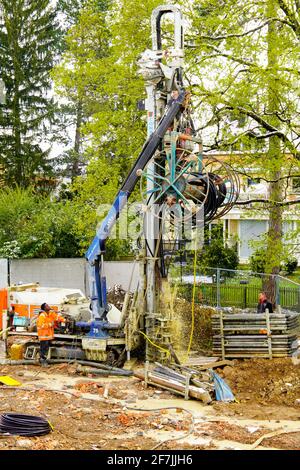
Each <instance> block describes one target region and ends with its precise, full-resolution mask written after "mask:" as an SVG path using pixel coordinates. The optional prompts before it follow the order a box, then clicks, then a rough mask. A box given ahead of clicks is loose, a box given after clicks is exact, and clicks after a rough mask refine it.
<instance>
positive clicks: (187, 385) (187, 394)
mask: <svg viewBox="0 0 300 470" xmlns="http://www.w3.org/2000/svg"><path fill="white" fill-rule="evenodd" d="M192 375H193V374H186V380H185V393H184V399H185V400H189V398H190V381H191V377H192Z"/></svg>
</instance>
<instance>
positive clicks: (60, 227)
mask: <svg viewBox="0 0 300 470" xmlns="http://www.w3.org/2000/svg"><path fill="white" fill-rule="evenodd" d="M73 213H74V212H73V208H72V206H71V204H70V203H69V202H68V201H67V202H66V203H62V202H57V201H54V200H50V199H49V198H46V197H41V196H40V195H39V196H37V195H35V194H34V192H32V191H31V190H29V189H28V190H23V189H20V188H15V189H7V190H2V191H1V192H0V226H1V229H0V254H1V256H2V257H10V258H15V257H20V258H54V257H62V258H69V257H76V256H78V255H79V241H78V239H77V237H76V235H75V233H74V230H73V224H74V222H73Z"/></svg>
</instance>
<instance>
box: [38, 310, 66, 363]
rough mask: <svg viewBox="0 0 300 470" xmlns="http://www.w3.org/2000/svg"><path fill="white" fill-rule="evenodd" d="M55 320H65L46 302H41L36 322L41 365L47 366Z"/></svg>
mask: <svg viewBox="0 0 300 470" xmlns="http://www.w3.org/2000/svg"><path fill="white" fill-rule="evenodd" d="M55 322H65V319H64V317H61V316H60V315H59V314H58V313H56V312H54V311H53V310H51V307H49V305H48V304H47V303H43V304H42V305H41V310H40V312H39V316H38V319H37V322H36V326H37V332H38V337H39V341H40V363H41V365H42V366H43V367H48V362H47V356H48V352H49V348H50V345H51V341H52V340H53V339H54V323H55Z"/></svg>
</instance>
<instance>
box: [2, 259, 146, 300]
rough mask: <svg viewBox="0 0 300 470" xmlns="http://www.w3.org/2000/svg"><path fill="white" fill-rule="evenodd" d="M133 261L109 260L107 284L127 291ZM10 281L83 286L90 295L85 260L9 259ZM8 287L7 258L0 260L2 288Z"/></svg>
mask: <svg viewBox="0 0 300 470" xmlns="http://www.w3.org/2000/svg"><path fill="white" fill-rule="evenodd" d="M133 265H134V263H133V262H127V261H125V262H117V261H113V262H107V263H105V275H106V277H107V285H108V287H113V286H114V285H115V284H120V285H121V286H122V287H123V288H124V289H125V290H128V287H129V283H130V278H131V275H132V270H133ZM138 273H139V270H138V265H135V269H134V272H133V279H132V285H131V290H132V291H134V290H135V289H136V287H137V284H138ZM10 278H11V284H18V283H26V284H27V283H30V282H39V283H40V285H41V286H45V287H65V288H75V289H81V290H82V291H83V292H85V293H86V294H88V291H89V290H88V276H87V263H86V261H85V259H80V258H72V259H29V260H11V261H10ZM6 286H7V261H6V260H0V288H1V287H6Z"/></svg>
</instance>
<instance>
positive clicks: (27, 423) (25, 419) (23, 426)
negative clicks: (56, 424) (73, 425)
mask: <svg viewBox="0 0 300 470" xmlns="http://www.w3.org/2000/svg"><path fill="white" fill-rule="evenodd" d="M52 429H53V428H52V426H51V424H50V423H49V421H47V420H46V419H45V418H42V417H40V416H31V415H24V414H18V413H5V414H2V415H0V433H1V434H12V435H16V436H27V437H34V436H43V435H45V434H49V433H50V432H51V430H52Z"/></svg>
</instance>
